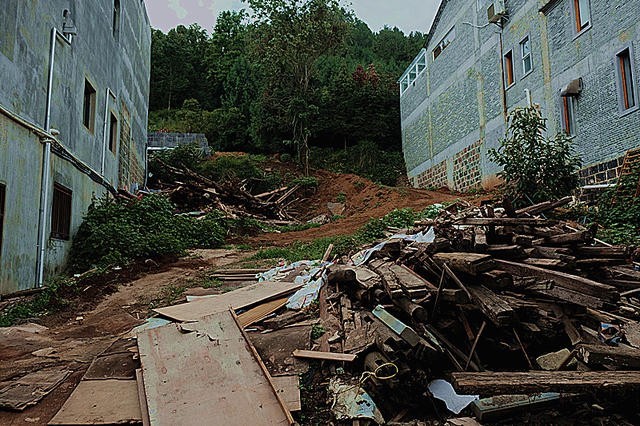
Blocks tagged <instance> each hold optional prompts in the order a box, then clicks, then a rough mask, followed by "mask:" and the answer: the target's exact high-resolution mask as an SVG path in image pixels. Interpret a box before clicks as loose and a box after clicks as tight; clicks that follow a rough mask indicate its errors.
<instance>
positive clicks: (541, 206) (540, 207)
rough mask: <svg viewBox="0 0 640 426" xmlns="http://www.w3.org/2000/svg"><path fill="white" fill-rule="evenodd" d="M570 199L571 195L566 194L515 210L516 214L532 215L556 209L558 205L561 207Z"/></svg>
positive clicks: (571, 198)
mask: <svg viewBox="0 0 640 426" xmlns="http://www.w3.org/2000/svg"><path fill="white" fill-rule="evenodd" d="M572 200H573V197H571V196H566V197H564V198H560V199H559V200H556V201H544V202H542V203H538V204H534V205H532V206H529V207H524V208H522V209H519V210H516V215H517V216H523V215H527V214H528V215H532V216H534V215H537V214H540V213H544V212H547V211H549V210H553V209H556V208H558V207H562V206H564V205H566V204H569V203H570V202H571V201H572Z"/></svg>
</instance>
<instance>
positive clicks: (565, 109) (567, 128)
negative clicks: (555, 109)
mask: <svg viewBox="0 0 640 426" xmlns="http://www.w3.org/2000/svg"><path fill="white" fill-rule="evenodd" d="M562 130H563V131H564V132H565V133H566V134H567V135H569V136H575V134H576V124H575V111H574V109H573V98H572V97H569V96H563V97H562Z"/></svg>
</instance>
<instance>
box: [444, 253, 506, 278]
mask: <svg viewBox="0 0 640 426" xmlns="http://www.w3.org/2000/svg"><path fill="white" fill-rule="evenodd" d="M433 260H434V261H435V262H436V263H437V264H438V265H440V266H442V265H444V264H447V265H448V266H449V267H450V268H452V269H453V270H455V271H459V272H464V273H466V274H469V275H473V276H476V275H478V274H479V273H481V272H485V271H490V270H491V269H493V268H495V262H494V261H493V259H492V258H491V256H489V255H487V254H478V253H436V254H434V255H433Z"/></svg>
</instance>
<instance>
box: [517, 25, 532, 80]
mask: <svg viewBox="0 0 640 426" xmlns="http://www.w3.org/2000/svg"><path fill="white" fill-rule="evenodd" d="M525 41H526V42H527V43H529V53H528V54H527V55H525V54H524V43H525ZM531 50H532V49H531V37H530V35H529V34H527V35H526V36H524V37H523V38H522V40H520V59H521V62H522V77H520V79H521V80H522V79H523V78H525V77H526V76H528V75H529V74H531V73H532V72H533V54H532V51H531ZM527 57H528V58H529V66H530V68H529V71H527V70H526V69H525V66H524V63H525V62H524V61H525V59H526V58H527Z"/></svg>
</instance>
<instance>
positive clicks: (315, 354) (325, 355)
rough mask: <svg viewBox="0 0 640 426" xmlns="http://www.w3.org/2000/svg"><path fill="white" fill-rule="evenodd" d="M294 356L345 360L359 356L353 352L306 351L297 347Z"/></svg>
mask: <svg viewBox="0 0 640 426" xmlns="http://www.w3.org/2000/svg"><path fill="white" fill-rule="evenodd" d="M293 356H295V357H298V358H310V359H319V360H324V361H343V362H353V361H355V360H356V358H357V356H356V355H353V354H338V353H334V352H319V351H306V350H300V349H296V350H295V351H293Z"/></svg>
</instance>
